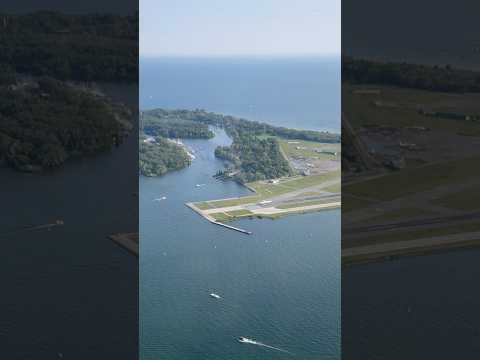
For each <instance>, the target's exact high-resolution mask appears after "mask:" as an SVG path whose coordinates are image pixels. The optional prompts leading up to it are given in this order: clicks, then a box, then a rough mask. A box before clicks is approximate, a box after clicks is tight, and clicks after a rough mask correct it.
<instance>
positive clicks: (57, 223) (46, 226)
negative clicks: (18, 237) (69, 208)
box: [0, 220, 63, 235]
mask: <svg viewBox="0 0 480 360" xmlns="http://www.w3.org/2000/svg"><path fill="white" fill-rule="evenodd" d="M60 225H63V220H57V221H55V222H54V223H52V224H43V225H33V226H25V227H22V228H20V229H15V230H10V231H5V232H1V233H0V235H11V234H16V233H21V232H27V231H34V230H42V229H47V230H51V229H52V228H53V227H55V226H60Z"/></svg>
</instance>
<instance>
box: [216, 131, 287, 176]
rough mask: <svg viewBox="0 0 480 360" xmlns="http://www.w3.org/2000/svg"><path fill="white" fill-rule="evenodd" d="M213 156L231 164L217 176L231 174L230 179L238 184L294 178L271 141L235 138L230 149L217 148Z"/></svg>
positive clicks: (243, 135)
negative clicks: (285, 177) (286, 177)
mask: <svg viewBox="0 0 480 360" xmlns="http://www.w3.org/2000/svg"><path fill="white" fill-rule="evenodd" d="M215 156H216V157H218V158H221V159H225V160H228V161H229V162H230V164H231V166H230V168H227V170H225V171H223V172H221V173H219V174H217V175H228V173H233V175H231V177H232V178H234V179H235V180H237V181H239V182H241V183H247V182H251V181H257V180H266V179H276V178H279V177H283V176H290V175H293V171H292V170H291V168H290V166H289V164H288V162H287V160H286V159H285V158H284V157H283V155H282V153H281V152H280V145H279V143H278V141H277V140H276V139H274V138H266V139H260V138H258V137H256V136H254V135H246V134H242V135H239V136H237V137H235V140H234V142H233V144H232V145H231V146H219V147H217V148H216V149H215Z"/></svg>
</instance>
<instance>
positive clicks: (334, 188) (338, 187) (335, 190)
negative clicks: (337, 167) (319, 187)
mask: <svg viewBox="0 0 480 360" xmlns="http://www.w3.org/2000/svg"><path fill="white" fill-rule="evenodd" d="M323 190H325V191H328V192H331V193H339V192H341V191H342V184H341V183H338V184H335V185H331V186H327V187H326V188H324V189H323Z"/></svg>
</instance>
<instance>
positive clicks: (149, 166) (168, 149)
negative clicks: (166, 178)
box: [139, 135, 191, 176]
mask: <svg viewBox="0 0 480 360" xmlns="http://www.w3.org/2000/svg"><path fill="white" fill-rule="evenodd" d="M190 162H191V159H190V156H188V154H187V152H186V151H185V149H183V148H182V147H180V146H178V145H177V144H175V143H173V142H171V141H168V140H167V139H164V138H162V137H160V136H158V137H155V138H154V140H153V141H149V140H148V138H147V137H146V136H145V135H141V136H140V145H139V170H140V174H142V175H144V176H161V175H163V174H165V173H167V172H168V171H172V170H179V169H183V168H184V167H186V166H188V165H190Z"/></svg>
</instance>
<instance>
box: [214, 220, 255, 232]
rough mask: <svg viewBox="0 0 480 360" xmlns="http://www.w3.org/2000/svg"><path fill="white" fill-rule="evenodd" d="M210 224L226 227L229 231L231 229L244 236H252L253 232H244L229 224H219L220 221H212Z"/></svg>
mask: <svg viewBox="0 0 480 360" xmlns="http://www.w3.org/2000/svg"><path fill="white" fill-rule="evenodd" d="M210 222H211V223H213V224H215V225H220V226H223V227H226V228H227V229H231V230H235V231H238V232H241V233H243V234H247V235H252V232H251V231H247V230H243V229H240V228H237V227H235V226H231V225H227V224H224V223H221V222H218V221H210Z"/></svg>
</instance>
